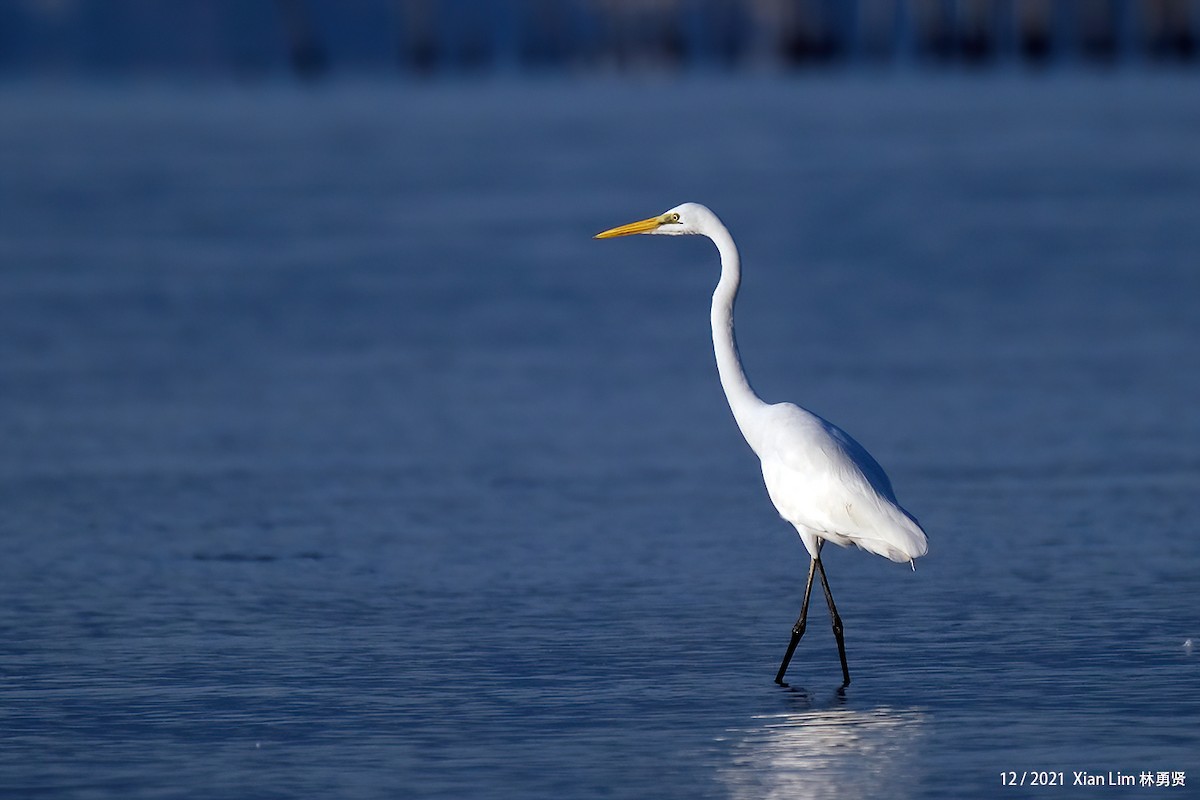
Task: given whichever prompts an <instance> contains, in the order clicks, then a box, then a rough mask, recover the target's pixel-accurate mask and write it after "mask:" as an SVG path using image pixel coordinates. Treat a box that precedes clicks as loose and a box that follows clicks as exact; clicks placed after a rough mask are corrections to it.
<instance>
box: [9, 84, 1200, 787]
mask: <svg viewBox="0 0 1200 800" xmlns="http://www.w3.org/2000/svg"><path fill="white" fill-rule="evenodd" d="M1194 95H1195V88H1194V86H1192V85H1191V84H1190V83H1187V82H1185V81H1183V80H1182V79H1176V78H1172V77H1171V76H1165V75H1164V76H1136V77H1135V76H1125V77H1116V76H1107V77H1103V78H1100V77H1087V76H1075V77H1070V76H1057V77H1054V78H1051V79H1049V80H1027V79H1025V78H1022V77H1020V76H1007V77H1005V76H992V77H985V76H977V77H975V78H971V79H946V78H938V79H934V78H922V77H915V76H909V77H905V78H892V79H887V80H872V79H867V78H865V77H848V76H842V77H829V78H822V79H806V80H796V81H788V82H783V81H774V80H768V79H755V80H742V81H729V82H722V81H715V80H713V81H699V80H697V81H680V82H669V81H665V80H664V81H663V82H661V83H657V84H647V85H643V86H639V87H630V86H621V85H617V84H608V83H603V82H594V83H578V84H559V83H550V82H547V83H541V84H537V83H523V84H518V83H513V84H506V83H483V84H476V85H471V84H461V85H428V86H382V85H380V86H355V85H346V86H331V87H327V88H325V89H318V90H316V91H312V92H301V91H294V90H291V89H284V88H278V87H275V88H272V87H260V88H257V89H243V90H232V89H228V90H224V89H210V90H193V91H186V92H174V93H171V92H167V91H166V90H159V89H113V88H108V89H97V90H95V91H90V92H85V91H82V90H65V89H60V90H51V91H46V90H42V89H38V90H35V89H32V88H22V87H19V86H16V87H14V86H10V87H6V88H4V89H3V90H2V91H0V104H2V105H3V107H4V110H5V114H6V117H7V118H8V120H9V124H7V125H5V126H0V174H4V175H5V187H4V189H3V193H2V194H0V263H3V265H4V272H5V279H4V280H3V281H2V282H0V443H2V445H3V446H2V447H0V509H3V511H2V512H0V536H2V537H3V543H4V549H5V554H6V557H5V558H4V559H3V560H0V731H2V736H3V747H0V794H4V795H6V796H12V797H32V796H46V797H73V796H89V797H122V798H149V797H177V796H194V795H195V794H196V793H197V792H202V793H203V794H205V795H206V796H212V797H273V796H306V797H312V796H320V795H332V796H342V797H397V796H400V797H414V798H438V797H445V798H451V797H456V798H457V797H473V798H493V797H494V798H507V797H524V798H539V797H545V798H550V797H554V798H587V797H623V798H624V797H628V798H635V797H637V798H642V797H655V798H710V797H711V798H759V797H778V798H791V797H811V798H841V797H846V798H861V797H894V798H939V797H945V798H958V797H964V796H1012V797H1029V796H1047V797H1051V796H1053V797H1063V796H1078V797H1085V796H1096V794H1095V793H1094V792H1095V790H1092V793H1089V792H1088V791H1085V790H1082V789H1079V788H1076V787H1072V786H1070V785H1068V786H1067V787H1065V788H1055V789H1033V788H1029V787H1025V788H1020V789H1016V790H1014V789H1004V788H1003V787H1002V786H1001V777H1000V776H1001V773H1002V772H1005V771H1010V770H1011V771H1016V772H1018V773H1021V772H1023V771H1026V770H1054V771H1064V772H1065V773H1066V775H1067V778H1068V783H1070V779H1071V772H1072V771H1073V770H1089V771H1103V772H1107V771H1109V770H1122V771H1125V772H1130V771H1132V772H1136V773H1140V772H1142V771H1152V772H1158V771H1173V772H1184V773H1186V781H1187V784H1188V785H1187V786H1185V787H1184V788H1182V789H1180V788H1176V789H1174V790H1170V791H1168V790H1153V791H1151V790H1149V789H1145V790H1137V791H1136V792H1135V791H1130V792H1129V796H1135V795H1136V796H1143V794H1145V795H1146V796H1150V795H1153V796H1156V797H1157V796H1159V794H1162V795H1163V796H1172V797H1175V796H1183V795H1184V794H1185V793H1186V792H1188V791H1189V789H1191V787H1193V786H1194V785H1195V784H1197V783H1200V759H1198V758H1197V753H1200V746H1198V745H1200V738H1198V736H1197V730H1198V726H1200V654H1197V653H1196V652H1195V648H1194V646H1193V647H1188V646H1186V643H1187V642H1188V641H1191V642H1193V643H1194V642H1196V641H1198V640H1200V621H1198V619H1197V614H1196V608H1197V607H1198V605H1200V569H1197V566H1198V563H1200V561H1198V557H1200V544H1198V541H1197V536H1196V530H1195V523H1194V520H1195V519H1196V516H1197V511H1200V509H1198V507H1197V503H1198V500H1197V496H1198V495H1197V492H1196V488H1197V486H1200V461H1198V460H1197V456H1196V445H1197V442H1200V417H1198V415H1197V414H1196V413H1195V398H1196V397H1197V396H1200V370H1198V369H1196V366H1197V360H1196V353H1197V352H1200V324H1198V323H1197V316H1196V314H1195V308H1194V305H1195V304H1194V302H1193V299H1194V298H1195V297H1197V296H1198V294H1200V272H1198V271H1197V269H1196V264H1197V262H1198V259H1200V226H1197V225H1196V224H1195V211H1196V209H1197V208H1198V207H1200V160H1198V159H1197V155H1196V153H1197V151H1196V147H1195V142H1196V141H1197V136H1198V135H1200V105H1197V104H1196V103H1195V102H1191V101H1193V100H1194V99H1195V97H1194ZM685 200H697V201H701V202H705V203H707V204H709V205H710V206H712V207H713V208H714V209H715V210H716V211H717V212H718V213H719V214H721V215H722V216H723V218H724V219H725V221H726V223H727V224H728V225H729V226H730V228H731V229H732V231H733V233H734V236H735V237H736V238H737V239H738V241H739V242H740V243H741V246H742V253H743V258H744V261H745V285H744V289H743V294H742V297H741V299H740V301H739V306H738V333H739V344H740V346H741V349H742V353H743V355H744V357H745V361H746V366H747V370H748V373H749V375H750V378H751V380H752V381H753V382H754V383H755V386H756V388H757V389H758V390H759V392H760V393H761V394H762V395H764V397H766V398H767V399H769V400H781V399H789V400H793V401H796V402H799V403H801V404H803V405H805V406H807V407H809V408H811V409H812V410H814V411H816V412H817V413H820V414H822V415H824V416H827V417H829V418H830V419H832V420H834V421H835V422H837V423H838V424H840V425H842V426H843V427H845V428H846V429H847V430H849V431H850V432H852V433H853V434H854V435H855V436H856V437H857V438H858V439H859V440H860V441H862V442H863V444H865V445H866V446H867V447H868V448H869V449H870V450H871V451H872V452H873V454H874V455H875V456H876V457H877V458H878V459H879V460H880V461H881V462H882V463H883V464H884V466H885V467H887V469H888V471H889V473H890V475H891V477H892V480H893V482H894V484H895V486H896V490H897V493H898V495H899V496H900V498H901V500H902V501H903V502H904V503H905V505H906V506H907V507H908V508H909V509H910V510H912V511H913V513H914V514H916V515H917V516H918V517H919V518H920V519H921V520H922V522H923V524H924V525H925V527H926V528H927V529H928V531H929V533H930V544H931V549H930V554H929V556H928V557H926V558H924V559H921V560H920V561H919V562H918V564H917V569H916V571H915V573H914V572H912V571H910V570H908V569H907V567H903V566H897V565H894V564H890V563H888V562H885V561H883V560H882V559H879V558H876V557H872V556H867V555H865V554H862V553H858V552H851V551H841V550H836V551H834V552H828V551H827V552H828V556H827V559H826V561H827V568H828V572H829V577H830V583H831V586H832V588H833V591H834V594H835V597H836V598H837V600H838V605H839V610H840V612H841V614H842V617H843V619H844V621H845V626H846V638H847V646H848V651H849V657H850V668H851V672H852V675H853V677H854V682H853V683H852V684H851V686H850V687H848V688H847V689H846V690H845V691H844V692H839V691H838V683H839V682H840V675H839V668H838V662H837V653H836V647H835V644H834V641H833V637H832V634H831V633H830V631H829V627H828V624H827V622H826V619H827V618H826V616H825V612H824V609H823V607H822V605H821V599H820V597H819V595H818V597H817V598H814V605H813V609H814V611H813V614H812V615H810V624H809V628H808V630H809V632H808V634H807V635H806V637H805V639H804V641H803V642H802V643H801V646H800V648H799V650H798V651H797V655H796V658H795V660H794V662H793V665H792V667H791V670H790V672H789V679H790V681H791V686H790V687H788V688H781V687H778V686H776V685H774V684H773V683H772V680H771V679H772V677H773V676H774V672H775V668H776V666H777V664H778V659H779V658H780V657H781V655H782V652H783V649H784V646H785V645H786V642H787V636H788V632H789V628H790V626H791V624H792V621H793V620H794V618H795V615H796V613H797V612H798V606H799V602H800V594H801V590H802V588H803V586H802V584H803V580H804V578H805V574H806V568H807V564H806V557H805V554H804V550H803V547H802V545H801V544H800V542H799V541H798V540H797V538H796V536H795V534H794V533H793V532H789V529H788V527H787V526H786V525H785V524H784V523H782V522H780V521H779V520H778V518H777V517H776V516H775V515H774V512H773V511H772V510H771V508H770V506H769V502H768V500H767V498H766V496H765V492H764V490H763V489H762V486H761V479H760V477H759V475H758V473H757V465H756V463H755V461H754V459H753V456H752V454H751V453H750V452H749V450H748V449H747V448H746V446H745V444H744V443H743V442H742V441H741V440H740V438H739V435H738V432H737V430H736V427H735V426H734V423H733V421H732V419H731V417H730V415H729V412H728V409H727V408H726V407H725V405H724V398H723V397H722V395H721V393H720V389H719V386H718V383H717V379H716V375H715V370H714V368H713V366H712V354H711V350H710V347H711V344H710V341H709V332H708V327H707V326H708V314H707V304H708V295H709V293H710V292H711V289H712V286H713V284H714V283H715V280H716V277H717V260H716V254H715V252H713V250H712V248H711V246H709V245H708V244H707V243H706V242H703V241H700V240H677V239H670V240H664V239H648V238H635V239H629V240H616V241H611V242H608V241H606V242H595V241H592V240H591V239H590V236H591V235H592V234H593V233H595V232H596V231H598V230H601V229H603V228H607V227H610V226H612V225H615V224H619V223H622V222H626V221H629V220H632V219H637V218H641V217H645V216H648V215H650V214H654V213H659V212H661V211H663V210H665V209H666V208H669V207H671V206H673V205H675V204H677V203H679V202H682V201H685ZM1121 791H1123V790H1118V789H1113V790H1108V792H1106V793H1105V795H1104V796H1106V797H1108V796H1114V797H1115V796H1121V795H1120V793H1121ZM1191 791H1194V789H1191Z"/></svg>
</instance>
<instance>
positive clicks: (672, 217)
mask: <svg viewBox="0 0 1200 800" xmlns="http://www.w3.org/2000/svg"><path fill="white" fill-rule="evenodd" d="M671 222H679V215H678V214H672V215H671Z"/></svg>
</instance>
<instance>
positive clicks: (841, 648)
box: [816, 559, 850, 686]
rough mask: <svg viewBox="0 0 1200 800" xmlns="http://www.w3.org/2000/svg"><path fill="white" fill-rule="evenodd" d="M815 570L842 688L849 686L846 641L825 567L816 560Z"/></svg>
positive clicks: (819, 560)
mask: <svg viewBox="0 0 1200 800" xmlns="http://www.w3.org/2000/svg"><path fill="white" fill-rule="evenodd" d="M816 563H817V569H819V570H820V571H821V588H822V589H824V590H825V602H826V603H828V604H829V618H830V620H831V621H832V622H833V638H835V639H837V645H838V656H840V657H841V659H842V679H843V681H844V682H843V683H842V686H849V685H850V667H848V666H846V640H845V639H843V638H842V618H841V617H839V616H838V612H837V606H835V605H834V604H833V593H832V592H830V591H829V581H828V580H826V578H825V565H824V564H822V563H821V559H817V562H816Z"/></svg>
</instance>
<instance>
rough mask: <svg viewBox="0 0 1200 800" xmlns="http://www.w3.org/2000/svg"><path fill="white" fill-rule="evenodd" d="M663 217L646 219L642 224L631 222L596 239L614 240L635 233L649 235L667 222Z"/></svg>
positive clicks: (599, 234) (611, 229) (604, 232)
mask: <svg viewBox="0 0 1200 800" xmlns="http://www.w3.org/2000/svg"><path fill="white" fill-rule="evenodd" d="M663 216H665V215H663ZM663 216H658V217H651V218H650V219H644V220H641V221H640V222H631V223H629V224H628V225H621V226H620V227H618V228H609V229H608V230H606V231H603V232H602V233H597V234H596V236H595V238H597V239H612V238H613V237H614V236H630V235H632V234H635V233H649V232H650V231H652V230H654V229H655V228H657V227H658V226H660V225H662V224H663V223H664V222H665V220H664V219H663Z"/></svg>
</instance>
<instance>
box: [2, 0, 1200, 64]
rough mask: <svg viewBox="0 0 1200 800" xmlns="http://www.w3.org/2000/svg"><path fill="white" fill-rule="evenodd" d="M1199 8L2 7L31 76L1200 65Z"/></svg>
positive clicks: (505, 3) (682, 3)
mask: <svg viewBox="0 0 1200 800" xmlns="http://www.w3.org/2000/svg"><path fill="white" fill-rule="evenodd" d="M1198 22H1200V4H1197V3H1196V2H1195V0H1071V1H1070V2H1054V1H1053V0H854V1H853V2H841V1H840V0H493V1H488V0H348V2H337V0H255V1H254V2H238V0H178V2H172V3H162V2H157V1H156V0H6V2H5V3H4V4H3V6H2V7H0V36H2V37H3V38H2V39H0V59H2V60H0V69H2V70H3V71H4V72H6V73H8V74H18V75H58V76H61V75H81V74H83V75H87V74H101V75H108V76H113V75H122V76H139V75H153V74H163V73H165V74H169V75H174V76H188V77H209V78H211V77H236V78H240V79H253V78H258V77H262V76H266V75H279V74H282V73H285V72H288V71H290V72H292V73H294V74H295V75H297V76H299V77H301V78H304V79H316V78H319V77H322V76H324V75H327V74H343V75H345V74H384V75H386V74H404V75H434V74H455V73H470V72H492V71H498V70H500V71H513V70H521V71H531V70H537V71H561V70H571V71H577V70H637V69H647V68H657V69H686V68H704V69H711V70H737V69H744V68H746V67H750V66H759V67H761V66H765V65H770V66H774V67H779V68H787V69H795V68H804V67H810V66H818V65H824V66H829V65H835V64H846V63H870V64H897V63H901V64H903V63H908V62H917V63H922V64H939V65H950V64H965V65H975V66H982V65H988V64H997V63H1000V64H1003V63H1012V62H1022V63H1027V64H1031V65H1048V64H1054V63H1061V62H1084V63H1092V64H1113V63H1117V62H1130V61H1141V60H1145V61H1150V62H1165V63H1172V62H1175V63H1179V62H1191V61H1192V60H1193V59H1194V58H1195V57H1196V37H1197V25H1198Z"/></svg>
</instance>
